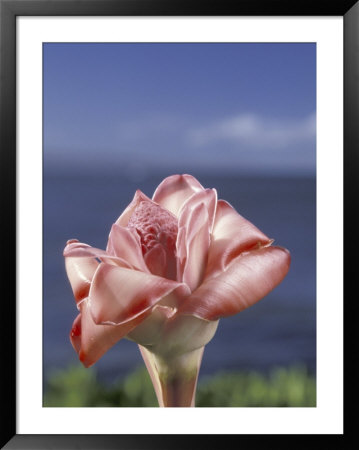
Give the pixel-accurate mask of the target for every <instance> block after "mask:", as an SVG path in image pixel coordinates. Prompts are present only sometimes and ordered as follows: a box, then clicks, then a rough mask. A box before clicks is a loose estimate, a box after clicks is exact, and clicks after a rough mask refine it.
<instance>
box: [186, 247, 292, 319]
mask: <svg viewBox="0 0 359 450" xmlns="http://www.w3.org/2000/svg"><path fill="white" fill-rule="evenodd" d="M289 265H290V254H289V252H288V250H286V249H283V248H281V247H267V248H261V249H258V250H253V251H251V252H248V253H243V254H242V255H240V256H239V257H238V258H236V259H235V260H234V261H233V262H232V263H231V264H230V265H229V266H228V268H227V270H225V271H224V272H223V273H220V274H219V275H218V276H216V277H212V278H207V279H206V280H205V281H204V283H203V284H202V285H201V286H200V287H199V288H198V289H197V290H196V291H195V292H193V293H192V294H191V295H190V297H188V298H186V300H185V301H184V302H183V303H182V305H181V307H180V308H179V309H178V312H177V314H190V315H194V316H196V317H200V318H203V319H206V320H217V319H219V318H220V317H226V316H231V315H233V314H236V313H238V312H240V311H242V310H243V309H245V308H248V307H249V306H251V305H253V304H254V303H256V302H257V301H258V300H260V299H261V298H263V297H264V296H265V295H267V294H268V293H269V292H270V291H271V290H272V289H274V288H275V287H276V286H277V285H278V284H279V283H280V282H281V281H282V280H283V278H284V277H285V276H286V274H287V272H288V270H289Z"/></svg>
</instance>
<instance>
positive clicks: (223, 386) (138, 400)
mask: <svg viewBox="0 0 359 450" xmlns="http://www.w3.org/2000/svg"><path fill="white" fill-rule="evenodd" d="M315 404H316V382H315V378H314V377H313V376H312V375H310V374H309V373H308V372H307V370H306V369H305V368H304V367H299V366H296V367H292V368H288V369H284V368H280V369H276V370H274V371H272V372H271V373H270V375H269V376H265V375H262V374H259V373H256V372H248V373H244V372H230V373H221V374H218V375H215V376H213V377H208V378H206V379H203V380H202V381H201V382H200V383H199V386H198V389H197V396H196V406H199V407H201V406H202V407H204V406H205V407H208V406H227V407H231V406H232V407H251V406H258V407H264V406H269V407H278V406H279V407H281V406H294V407H300V406H307V407H309V406H315ZM44 406H56V407H61V406H66V407H70V406H71V407H72V406H73V407H76V406H109V407H111V406H113V407H126V406H132V407H141V406H142V407H143V406H152V407H154V406H158V403H157V400H156V396H155V393H154V389H153V387H152V384H151V380H150V378H149V375H148V373H147V371H146V369H145V368H143V369H139V370H137V371H135V372H134V373H132V374H130V375H128V376H127V377H126V378H124V379H122V380H119V381H118V382H116V383H115V384H113V385H112V386H105V385H103V384H102V383H99V382H98V381H97V379H96V374H95V372H94V369H93V368H91V369H84V368H83V367H81V366H76V367H70V368H69V369H67V370H64V371H59V372H54V373H53V374H52V375H51V376H50V379H49V381H48V383H47V386H46V391H45V395H44Z"/></svg>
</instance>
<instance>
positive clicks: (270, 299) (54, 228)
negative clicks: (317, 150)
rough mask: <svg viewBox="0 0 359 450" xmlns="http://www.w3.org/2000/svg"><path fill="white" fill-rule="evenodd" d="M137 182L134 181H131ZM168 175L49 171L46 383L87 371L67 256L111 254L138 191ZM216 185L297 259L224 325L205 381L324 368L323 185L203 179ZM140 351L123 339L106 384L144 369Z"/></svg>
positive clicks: (110, 356) (103, 366)
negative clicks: (319, 232)
mask: <svg viewBox="0 0 359 450" xmlns="http://www.w3.org/2000/svg"><path fill="white" fill-rule="evenodd" d="M130 175H131V174H130ZM167 175H168V174H157V175H152V176H151V177H138V178H137V179H136V177H133V176H129V175H128V174H119V173H117V174H112V173H108V172H103V171H101V172H100V171H99V172H97V173H96V172H91V173H86V174H82V175H81V176H80V175H78V174H71V173H68V172H67V173H64V172H62V173H61V172H58V171H46V172H45V175H44V241H43V244H44V280H43V288H44V298H43V311H44V315H43V329H44V333H43V336H44V341H43V363H44V376H45V379H46V378H47V377H48V376H49V375H50V374H51V372H52V371H53V370H54V369H61V368H66V367H67V366H68V365H69V364H80V363H79V362H78V359H77V356H76V353H75V351H74V350H73V348H72V346H71V344H70V341H69V332H70V328H71V325H72V322H73V320H74V318H75V316H76V315H77V309H76V306H75V302H74V300H73V296H72V291H71V288H70V285H69V283H68V280H67V277H66V273H65V269H64V261H63V256H62V251H63V248H64V246H65V243H66V241H67V240H68V239H71V238H77V239H79V240H80V241H81V242H85V243H87V244H90V245H92V246H94V247H99V248H105V247H106V243H107V236H108V233H109V231H110V228H111V225H112V223H114V222H115V220H116V219H117V217H118V216H119V215H120V213H121V212H122V211H123V209H124V208H125V207H126V206H127V205H128V203H129V202H130V201H131V200H132V197H133V195H134V193H135V190H136V189H141V190H142V191H143V192H144V193H145V194H147V195H148V196H152V193H153V191H154V189H155V188H156V186H157V185H158V184H159V183H160V181H161V180H162V179H163V178H164V177H165V176H167ZM194 175H195V176H196V177H197V178H198V179H199V181H200V182H201V183H202V185H203V186H205V187H215V188H216V189H217V191H218V196H219V198H223V199H225V200H227V201H229V202H230V203H231V204H232V205H233V206H234V207H235V208H236V209H237V211H238V212H239V213H240V214H242V215H243V216H244V217H246V218H247V219H249V220H250V221H251V222H253V223H254V224H255V225H256V226H257V227H258V228H260V229H261V230H262V231H263V232H264V233H266V234H267V235H268V236H269V237H271V238H273V239H275V243H276V244H277V245H281V246H284V247H286V248H288V249H289V250H290V252H291V255H292V264H291V268H290V272H289V274H288V275H287V277H286V278H285V280H284V281H283V282H282V283H281V284H280V285H279V286H278V287H277V288H276V289H275V290H274V291H272V292H271V293H270V294H269V295H268V296H267V297H265V298H264V299H263V300H261V301H260V302H258V303H257V304H256V305H254V306H252V307H251V308H248V309H247V310H245V311H243V312H241V313H240V314H237V315H235V316H232V317H230V318H226V319H222V320H221V321H220V323H219V327H218V330H217V333H216V335H215V337H214V338H213V339H212V341H211V342H210V343H209V344H208V345H207V346H206V350H205V354H204V358H203V362H202V367H201V373H200V377H203V376H205V375H210V374H214V373H216V372H218V371H223V370H259V371H263V372H266V371H268V370H270V369H272V368H274V367H278V366H288V365H292V364H302V365H305V366H306V367H307V368H308V369H309V370H310V371H312V372H314V371H315V368H316V297H315V295H316V253H315V251H316V250H315V249H316V236H315V230H316V218H315V217H316V204H315V196H316V192H315V190H316V184H315V179H314V178H300V177H260V176H257V177H255V176H251V177H248V176H243V175H233V176H217V175H216V176H214V175H208V174H200V173H198V174H197V173H195V174H194ZM142 364H143V362H142V358H141V356H140V353H139V351H138V348H137V345H136V344H135V343H133V342H130V341H127V340H125V339H123V340H122V341H120V342H119V343H118V344H117V345H116V346H114V347H113V348H112V349H111V350H110V351H109V352H107V354H106V355H104V356H103V357H102V358H101V359H100V360H99V361H98V362H97V363H96V365H95V366H96V369H97V372H98V376H99V378H100V379H102V380H104V381H108V382H112V381H114V380H115V379H116V378H117V377H118V376H123V375H125V374H127V373H129V372H130V371H132V370H133V369H135V368H136V367H138V366H140V365H142Z"/></svg>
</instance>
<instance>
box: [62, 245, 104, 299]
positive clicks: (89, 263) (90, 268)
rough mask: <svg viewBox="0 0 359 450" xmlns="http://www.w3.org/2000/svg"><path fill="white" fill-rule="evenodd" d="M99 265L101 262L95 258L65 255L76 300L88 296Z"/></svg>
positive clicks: (67, 270) (66, 266)
mask: <svg viewBox="0 0 359 450" xmlns="http://www.w3.org/2000/svg"><path fill="white" fill-rule="evenodd" d="M76 242H77V241H76ZM73 243H74V241H70V244H69V245H71V244H73ZM69 245H68V246H69ZM68 246H67V247H68ZM67 247H66V248H67ZM66 248H65V251H66ZM98 266H99V263H98V261H96V260H95V259H94V258H69V257H65V268H66V272H67V276H68V279H69V281H70V284H71V288H72V291H73V293H74V297H75V300H76V302H79V301H81V300H82V299H84V298H86V297H87V296H88V294H89V291H90V286H91V281H92V278H93V276H94V274H95V272H96V270H97V268H98Z"/></svg>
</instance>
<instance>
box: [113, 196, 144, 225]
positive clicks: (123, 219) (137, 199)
mask: <svg viewBox="0 0 359 450" xmlns="http://www.w3.org/2000/svg"><path fill="white" fill-rule="evenodd" d="M143 201H148V202H151V203H152V200H151V199H150V198H149V197H147V195H146V194H144V193H143V192H141V191H140V190H139V189H138V190H137V191H136V192H135V195H134V197H133V200H132V202H131V203H130V204H129V205H128V206H127V208H126V209H125V210H124V211H123V213H122V214H121V215H120V217H119V218H118V219H117V220H116V225H120V226H122V227H126V226H127V224H128V221H129V220H130V217H131V216H132V214H133V212H134V210H135V209H136V207H137V206H138V204H139V203H141V202H143Z"/></svg>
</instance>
